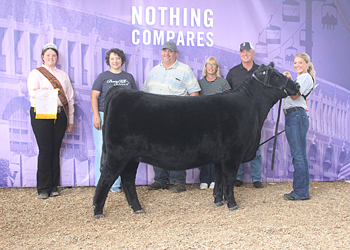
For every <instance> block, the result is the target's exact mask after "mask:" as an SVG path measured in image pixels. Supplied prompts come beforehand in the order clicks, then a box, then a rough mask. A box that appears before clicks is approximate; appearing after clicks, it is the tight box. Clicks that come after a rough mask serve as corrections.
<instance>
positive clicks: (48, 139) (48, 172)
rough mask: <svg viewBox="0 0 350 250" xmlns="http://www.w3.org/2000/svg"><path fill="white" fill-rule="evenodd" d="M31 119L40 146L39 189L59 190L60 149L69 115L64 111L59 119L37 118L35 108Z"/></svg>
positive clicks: (31, 113) (43, 190)
mask: <svg viewBox="0 0 350 250" xmlns="http://www.w3.org/2000/svg"><path fill="white" fill-rule="evenodd" d="M30 119H31V124H32V128H33V132H34V134H35V138H36V141H37V143H38V147H39V155H38V171H37V177H36V178H37V180H36V182H37V190H38V193H39V194H40V193H47V194H50V192H51V191H57V186H58V185H59V182H60V149H61V143H62V140H63V136H64V134H65V131H66V128H67V117H66V114H65V113H64V112H63V111H62V112H60V113H58V114H57V119H56V120H54V119H35V112H34V108H31V109H30Z"/></svg>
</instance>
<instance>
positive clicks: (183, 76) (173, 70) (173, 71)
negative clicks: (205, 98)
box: [142, 60, 201, 96]
mask: <svg viewBox="0 0 350 250" xmlns="http://www.w3.org/2000/svg"><path fill="white" fill-rule="evenodd" d="M200 90H201V88H200V87H199V84H198V81H197V78H196V77H195V75H194V74H193V71H192V69H191V68H190V67H189V66H188V65H186V64H184V63H181V62H179V61H177V60H176V61H175V63H174V65H173V66H171V67H170V68H168V69H166V68H165V67H164V66H163V64H162V63H160V64H159V65H157V66H155V67H154V68H153V69H152V70H151V71H150V72H149V74H148V77H147V79H146V81H145V83H144V84H143V86H142V91H145V92H149V93H154V94H160V95H179V96H186V95H189V94H192V93H193V92H198V91H200Z"/></svg>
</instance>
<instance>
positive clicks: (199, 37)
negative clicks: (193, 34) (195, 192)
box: [197, 32, 204, 47]
mask: <svg viewBox="0 0 350 250" xmlns="http://www.w3.org/2000/svg"><path fill="white" fill-rule="evenodd" d="M203 35H204V32H197V46H199V47H203V46H204V43H202V41H203Z"/></svg>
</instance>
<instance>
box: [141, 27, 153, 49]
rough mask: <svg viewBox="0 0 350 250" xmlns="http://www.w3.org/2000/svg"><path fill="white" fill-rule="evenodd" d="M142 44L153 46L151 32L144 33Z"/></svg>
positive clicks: (145, 31)
mask: <svg viewBox="0 0 350 250" xmlns="http://www.w3.org/2000/svg"><path fill="white" fill-rule="evenodd" d="M142 42H143V44H144V45H150V44H151V31H149V30H144V31H143V32H142Z"/></svg>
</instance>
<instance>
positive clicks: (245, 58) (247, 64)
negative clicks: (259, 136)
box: [226, 42, 264, 188]
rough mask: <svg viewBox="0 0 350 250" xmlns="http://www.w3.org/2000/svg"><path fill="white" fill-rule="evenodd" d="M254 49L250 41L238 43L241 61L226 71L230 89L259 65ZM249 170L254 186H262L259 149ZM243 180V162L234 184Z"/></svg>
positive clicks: (240, 184)
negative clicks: (255, 61) (256, 61)
mask: <svg viewBox="0 0 350 250" xmlns="http://www.w3.org/2000/svg"><path fill="white" fill-rule="evenodd" d="M254 54H255V51H254V48H253V46H252V44H251V43H250V42H244V43H241V44H240V45H239V56H240V57H241V60H242V63H241V64H239V65H236V66H235V67H233V68H232V69H230V71H229V72H228V74H227V76H226V80H227V81H228V83H229V84H230V86H231V89H236V88H238V87H239V86H240V85H241V84H242V83H243V82H244V81H245V80H246V79H247V78H248V77H250V76H251V75H252V74H253V73H254V71H255V70H256V69H257V68H258V67H259V65H257V64H255V63H254V61H253V57H254ZM250 171H251V175H252V181H253V184H254V187H255V188H263V187H264V186H263V185H262V183H261V181H262V177H261V172H262V158H261V149H260V147H259V149H258V150H257V151H256V156H255V158H254V159H253V160H252V161H251V162H250ZM243 180H244V164H243V163H241V164H240V166H239V169H238V172H237V177H236V181H235V186H236V187H240V186H242V185H243Z"/></svg>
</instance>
